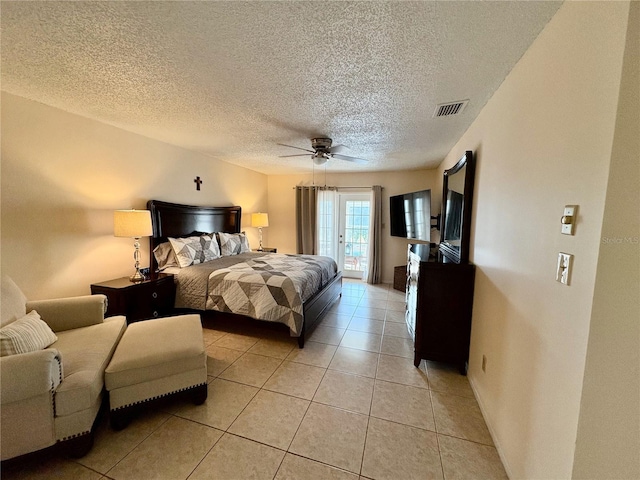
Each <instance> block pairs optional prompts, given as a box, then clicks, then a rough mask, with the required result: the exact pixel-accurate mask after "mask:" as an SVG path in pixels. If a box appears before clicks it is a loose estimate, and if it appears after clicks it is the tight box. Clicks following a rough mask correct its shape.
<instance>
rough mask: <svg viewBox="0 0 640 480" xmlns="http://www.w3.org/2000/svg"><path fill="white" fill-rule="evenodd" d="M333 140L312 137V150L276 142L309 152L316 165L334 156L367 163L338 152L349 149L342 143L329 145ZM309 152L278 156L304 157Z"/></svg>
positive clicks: (361, 159)
mask: <svg viewBox="0 0 640 480" xmlns="http://www.w3.org/2000/svg"><path fill="white" fill-rule="evenodd" d="M332 142H333V140H331V139H330V138H326V137H319V138H312V139H311V148H312V149H313V150H309V149H307V148H300V147H294V146H293V145H285V144H284V143H278V145H282V146H283V147H290V148H297V149H298V150H304V151H305V152H309V153H310V154H311V160H313V163H314V164H316V165H323V164H325V163H327V160H329V159H331V158H335V159H337V160H346V161H347V162H354V163H367V162H368V160H365V159H364V158H357V157H351V156H349V155H342V154H341V153H340V152H345V151H349V148H348V147H345V146H344V145H334V146H333V147H332V146H331V144H332ZM309 153H298V154H296V155H280V158H286V157H305V156H307V155H308V154H309Z"/></svg>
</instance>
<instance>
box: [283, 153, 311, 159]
mask: <svg viewBox="0 0 640 480" xmlns="http://www.w3.org/2000/svg"><path fill="white" fill-rule="evenodd" d="M308 156H309V154H308V153H296V154H295V155H278V158H287V157H308Z"/></svg>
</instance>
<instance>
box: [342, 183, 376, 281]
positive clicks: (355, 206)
mask: <svg viewBox="0 0 640 480" xmlns="http://www.w3.org/2000/svg"><path fill="white" fill-rule="evenodd" d="M338 198H339V202H338V203H339V215H338V252H337V253H338V258H337V263H338V268H339V269H340V270H342V275H343V276H344V277H351V278H362V277H363V274H364V272H366V271H367V265H368V260H369V255H368V252H369V217H370V212H371V202H370V198H371V197H370V195H368V194H361V193H339V194H338Z"/></svg>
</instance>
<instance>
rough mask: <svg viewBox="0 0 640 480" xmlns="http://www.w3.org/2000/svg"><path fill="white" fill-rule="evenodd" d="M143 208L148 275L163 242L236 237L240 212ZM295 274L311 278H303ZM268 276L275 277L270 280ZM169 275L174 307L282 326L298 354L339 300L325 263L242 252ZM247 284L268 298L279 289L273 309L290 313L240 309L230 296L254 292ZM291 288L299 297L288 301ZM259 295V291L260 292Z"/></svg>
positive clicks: (164, 205) (337, 284) (152, 204)
mask: <svg viewBox="0 0 640 480" xmlns="http://www.w3.org/2000/svg"><path fill="white" fill-rule="evenodd" d="M147 208H148V209H149V211H150V212H151V223H152V226H153V235H152V237H151V238H150V242H151V245H150V246H151V248H150V263H149V265H150V268H151V269H152V271H156V270H157V269H158V263H157V261H156V258H155V255H154V253H153V250H154V249H155V248H156V247H158V246H159V245H161V244H167V242H168V241H169V238H174V239H176V238H184V237H189V236H196V235H200V234H202V233H211V232H223V233H227V234H237V233H240V232H241V228H240V227H241V216H242V209H241V207H238V206H233V207H200V206H191V205H180V204H176V203H168V202H163V201H159V200H149V201H148V202H147ZM331 263H333V266H332V267H331V266H330V264H331ZM165 271H166V270H165ZM301 271H306V272H308V273H309V274H310V275H311V276H310V277H308V278H307V277H305V278H303V277H302V274H301V273H300V272H301ZM274 272H275V275H272V273H274ZM170 273H174V275H175V277H174V278H175V281H176V307H178V308H186V309H190V310H198V311H207V312H212V315H214V316H215V315H225V316H229V315H231V316H242V317H250V318H254V319H257V320H264V321H271V322H279V323H284V324H286V325H287V326H289V329H290V332H291V335H292V336H294V337H297V338H298V345H299V347H300V348H303V347H304V341H305V337H306V336H308V335H309V333H310V332H311V331H312V330H313V328H314V326H315V325H316V324H317V323H318V322H319V321H320V320H321V319H322V317H323V315H324V314H325V313H326V311H327V310H328V309H329V307H330V306H331V305H332V304H333V303H334V302H335V301H336V300H337V299H338V298H339V297H340V296H341V294H342V273H341V272H339V271H337V267H336V266H335V262H333V260H330V259H327V257H316V256H310V255H285V254H273V253H261V252H250V253H249V252H247V253H240V254H237V255H232V256H223V257H222V258H219V259H215V260H211V261H206V262H202V263H200V264H198V265H193V266H188V267H184V268H180V269H176V270H174V271H170ZM251 278H255V279H257V281H259V282H263V283H268V284H269V287H268V290H269V291H270V292H271V291H273V292H276V290H275V288H280V287H282V291H279V290H278V291H277V293H274V294H273V298H276V297H277V302H278V303H279V304H282V305H284V304H287V307H290V309H291V312H288V313H287V312H286V311H285V310H286V309H282V308H280V310H279V312H280V313H278V314H273V313H272V311H273V309H264V308H263V309H261V308H259V307H256V305H252V304H250V303H247V304H245V305H242V304H240V303H239V301H238V299H237V295H234V291H238V290H243V291H245V292H248V291H249V290H251V291H252V292H253V291H254V290H260V287H252V286H251V287H248V286H247V285H248V284H247V283H246V282H248V281H249V279H251ZM236 280H237V282H236ZM238 282H245V283H238ZM276 283H277V284H278V285H277V287H274V286H273V285H272V284H274V285H275V284H276ZM263 286H264V285H263ZM292 288H295V289H296V291H298V293H300V295H299V298H294V296H293V294H292V293H291V289H292ZM260 291H264V288H263V289H262V290H260ZM234 297H235V299H234ZM284 297H286V299H284ZM279 307H280V306H279Z"/></svg>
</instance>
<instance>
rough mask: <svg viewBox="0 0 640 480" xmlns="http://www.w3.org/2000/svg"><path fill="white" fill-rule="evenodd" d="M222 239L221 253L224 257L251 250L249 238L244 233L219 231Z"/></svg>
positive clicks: (219, 236)
mask: <svg viewBox="0 0 640 480" xmlns="http://www.w3.org/2000/svg"><path fill="white" fill-rule="evenodd" d="M218 238H219V239H220V254H221V255H222V256H223V257H226V256H229V255H237V254H239V253H245V252H250V251H251V248H250V247H249V239H248V238H247V236H246V235H245V233H244V232H242V233H223V232H219V233H218Z"/></svg>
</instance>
